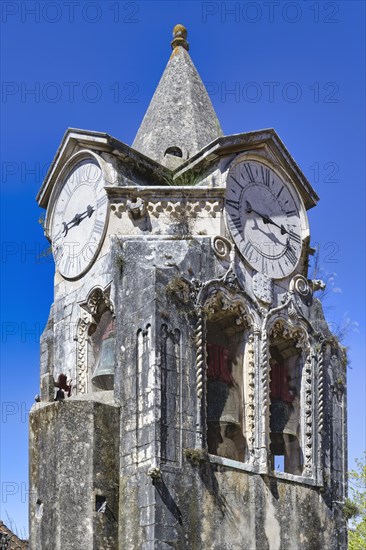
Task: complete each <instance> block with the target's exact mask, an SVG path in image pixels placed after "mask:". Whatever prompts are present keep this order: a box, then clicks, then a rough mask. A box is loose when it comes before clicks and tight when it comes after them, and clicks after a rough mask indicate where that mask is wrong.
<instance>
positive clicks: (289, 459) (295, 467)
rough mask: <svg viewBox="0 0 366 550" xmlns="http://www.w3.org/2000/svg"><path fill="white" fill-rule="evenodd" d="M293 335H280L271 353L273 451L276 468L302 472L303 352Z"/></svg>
mask: <svg viewBox="0 0 366 550" xmlns="http://www.w3.org/2000/svg"><path fill="white" fill-rule="evenodd" d="M296 344H297V342H296V341H295V340H293V339H283V338H282V339H281V338H277V339H274V340H273V341H272V342H271V345H270V348H269V353H270V359H269V363H270V424H269V425H270V452H271V462H272V470H274V471H282V472H287V473H289V474H295V475H301V474H302V470H303V463H304V460H303V453H302V449H301V414H300V413H301V380H302V364H303V360H302V354H301V349H299V347H298V346H297V345H296Z"/></svg>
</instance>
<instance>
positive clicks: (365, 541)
mask: <svg viewBox="0 0 366 550" xmlns="http://www.w3.org/2000/svg"><path fill="white" fill-rule="evenodd" d="M348 479H349V484H350V498H349V499H348V500H347V502H346V506H345V510H344V511H345V514H346V517H347V510H348V512H349V513H348V517H351V516H352V519H351V528H350V530H349V532H348V549H349V550H365V548H366V452H365V454H364V457H363V460H359V459H356V469H355V470H351V471H350V472H349V474H348Z"/></svg>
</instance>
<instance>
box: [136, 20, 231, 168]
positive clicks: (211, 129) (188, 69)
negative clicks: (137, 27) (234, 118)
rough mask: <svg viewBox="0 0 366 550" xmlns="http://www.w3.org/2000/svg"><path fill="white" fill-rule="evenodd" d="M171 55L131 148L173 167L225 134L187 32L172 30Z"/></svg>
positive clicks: (182, 28)
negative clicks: (193, 53)
mask: <svg viewBox="0 0 366 550" xmlns="http://www.w3.org/2000/svg"><path fill="white" fill-rule="evenodd" d="M173 37H174V38H173V41H172V43H171V44H172V49H173V51H172V54H171V57H170V59H169V61H168V64H167V66H166V68H165V71H164V73H163V75H162V77H161V79H160V82H159V84H158V87H157V89H156V91H155V94H154V96H153V98H152V100H151V102H150V105H149V107H148V109H147V111H146V114H145V116H144V119H143V121H142V123H141V126H140V128H139V130H138V132H137V135H136V137H135V140H134V142H133V144H132V147H133V148H134V149H136V150H137V151H140V152H141V153H143V154H144V155H146V156H148V157H150V158H152V159H154V160H156V161H158V162H160V163H162V164H165V165H167V166H169V167H171V168H173V167H174V164H175V165H178V164H179V163H180V162H184V161H185V160H187V159H188V158H190V157H192V156H193V155H194V154H195V153H197V152H198V151H200V150H201V149H202V147H205V146H206V145H208V144H209V143H210V142H211V141H213V140H214V139H216V138H217V137H219V136H221V135H222V130H221V127H220V123H219V121H218V119H217V116H216V113H215V111H214V108H213V106H212V103H211V100H210V98H209V96H208V93H207V90H206V88H205V86H204V84H203V82H202V80H201V78H200V76H199V74H198V72H197V70H196V68H195V66H194V64H193V62H192V60H191V58H190V55H189V53H188V49H189V47H188V43H187V41H186V37H187V31H186V29H185V27H183V25H176V26H175V27H174V30H173Z"/></svg>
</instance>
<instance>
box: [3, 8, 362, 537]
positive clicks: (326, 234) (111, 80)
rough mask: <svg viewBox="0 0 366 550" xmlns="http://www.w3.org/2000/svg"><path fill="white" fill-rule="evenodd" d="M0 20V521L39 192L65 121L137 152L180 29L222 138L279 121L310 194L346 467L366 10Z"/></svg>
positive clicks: (354, 377)
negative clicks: (344, 394)
mask: <svg viewBox="0 0 366 550" xmlns="http://www.w3.org/2000/svg"><path fill="white" fill-rule="evenodd" d="M65 4H66V5H65ZM233 10H234V11H233ZM1 16H2V31H3V32H2V39H1V40H2V81H3V84H2V103H1V109H2V123H1V124H2V125H1V138H2V161H1V169H2V181H1V198H2V205H1V229H2V237H1V247H2V249H1V252H2V258H1V271H2V279H1V282H2V295H1V301H2V320H1V331H2V335H1V336H2V362H1V399H2V409H1V412H2V415H1V423H0V428H1V453H2V454H1V499H0V500H1V502H0V504H1V511H0V516H1V518H2V519H4V520H7V517H6V514H7V513H8V515H9V516H10V517H11V518H12V519H13V521H14V524H15V525H17V527H18V529H19V530H20V531H22V530H23V529H24V530H25V531H26V532H27V491H28V456H27V453H28V448H27V431H28V427H27V420H28V414H27V412H28V410H29V408H30V407H31V404H32V402H33V400H34V396H35V394H37V393H38V391H39V389H38V385H39V335H40V332H41V330H42V329H43V327H44V325H45V323H46V320H47V316H48V312H49V307H50V305H51V303H52V291H53V271H54V266H53V262H52V259H51V258H50V257H43V258H40V255H41V253H42V251H43V250H44V249H46V248H47V246H48V243H47V241H46V240H45V238H44V237H43V234H42V228H41V226H40V225H39V224H38V223H37V220H38V218H39V215H40V214H41V210H40V209H39V208H38V206H37V204H36V202H35V196H36V193H37V190H38V189H39V187H40V185H41V183H42V179H43V176H44V173H45V171H46V169H47V166H48V164H49V163H50V162H51V161H52V158H53V156H54V155H55V153H56V150H57V147H58V145H59V143H60V141H61V138H62V136H63V134H64V132H65V130H66V128H67V127H77V128H85V129H90V130H98V131H104V132H108V133H109V134H111V135H112V136H115V137H116V138H118V139H120V140H121V141H124V142H125V143H127V144H131V143H132V141H133V138H134V136H135V133H136V131H137V129H138V127H139V124H140V122H141V120H142V117H143V115H144V113H145V110H146V108H147V105H148V103H149V100H150V99H151V96H152V94H153V92H154V89H155V87H156V85H157V83H158V80H159V78H160V76H161V74H162V71H163V70H164V67H165V64H166V62H167V60H168V58H169V55H170V40H171V31H172V28H173V26H174V25H175V24H176V23H183V24H184V25H186V26H187V28H188V33H189V34H188V40H189V42H190V46H191V49H190V53H191V56H192V59H193V61H194V63H195V65H196V67H197V69H198V71H199V72H200V74H201V77H202V79H203V81H204V82H205V84H206V86H207V88H208V90H209V92H210V94H211V98H212V102H213V104H214V107H215V109H216V112H217V115H218V117H219V119H220V121H221V125H222V127H223V130H224V133H225V134H234V133H239V132H245V131H250V130H257V129H260V128H268V127H273V128H275V129H276V131H277V132H278V134H279V135H280V137H281V139H282V140H283V141H284V143H285V144H286V146H287V147H288V149H289V150H290V152H291V154H292V155H293V156H294V158H295V160H296V161H297V162H298V164H299V165H300V167H301V168H302V170H303V171H304V173H305V175H306V176H307V177H308V178H309V180H310V181H311V182H312V184H313V186H314V187H315V189H316V191H317V192H318V194H319V195H320V198H321V201H320V203H319V205H318V206H317V207H316V208H315V209H313V210H312V211H311V212H310V214H309V215H310V227H311V234H312V243H313V244H315V243H318V246H319V247H320V252H321V261H322V266H323V270H324V277H326V278H328V279H330V282H329V290H330V291H329V293H328V296H327V298H326V302H325V306H326V314H327V317H328V320H329V321H330V322H331V323H334V325H332V326H336V325H343V324H344V323H346V324H347V323H348V329H349V330H348V334H347V336H346V344H347V345H348V346H349V348H350V351H349V356H350V360H351V366H350V368H349V369H348V396H349V408H348V413H349V459H350V465H353V463H354V458H355V457H357V456H361V454H362V451H363V449H364V448H365V404H364V403H365V366H364V357H365V354H364V333H365V318H364V307H365V295H364V287H365V284H364V281H365V263H364V255H365V242H364V239H365V191H364V189H365V171H364V168H365V164H364V154H365V104H364V96H365V80H364V68H365V59H364V56H365V54H364V52H365V30H364V29H365V4H364V2H361V1H358V2H357V1H356V2H352V1H349V0H348V1H346V2H322V1H320V2H317V1H315V2H313V1H311V2H310V1H302V0H298V1H295V2H280V3H278V2H199V1H195V2H169V1H166V2H148V1H142V2H118V1H115V0H113V1H109V0H105V1H102V2H89V1H83V0H79V2H69V3H64V2H63V1H59V2H55V1H53V2H48V1H41V2H33V1H28V2H16V1H15V2H14V1H11V2H10V1H5V0H3V2H2V3H1ZM230 92H231V93H230ZM60 452H62V449H60ZM65 452H66V450H65Z"/></svg>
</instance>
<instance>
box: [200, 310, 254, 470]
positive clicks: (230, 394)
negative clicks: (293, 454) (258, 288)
mask: <svg viewBox="0 0 366 550" xmlns="http://www.w3.org/2000/svg"><path fill="white" fill-rule="evenodd" d="M223 311H224V309H223V308H221V307H217V308H215V309H211V310H210V314H209V315H208V318H207V321H206V363H207V371H206V375H207V378H206V380H207V385H206V404H207V447H208V452H209V453H211V454H213V455H217V456H221V457H224V458H229V459H231V460H237V461H241V462H244V461H246V459H247V454H248V449H247V444H246V438H245V421H244V401H245V398H244V395H245V392H244V360H245V347H246V338H247V332H248V331H247V330H246V329H247V326H246V323H245V317H244V315H243V313H242V311H241V310H240V308H231V311H230V312H226V314H224V315H223Z"/></svg>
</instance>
